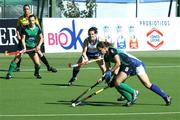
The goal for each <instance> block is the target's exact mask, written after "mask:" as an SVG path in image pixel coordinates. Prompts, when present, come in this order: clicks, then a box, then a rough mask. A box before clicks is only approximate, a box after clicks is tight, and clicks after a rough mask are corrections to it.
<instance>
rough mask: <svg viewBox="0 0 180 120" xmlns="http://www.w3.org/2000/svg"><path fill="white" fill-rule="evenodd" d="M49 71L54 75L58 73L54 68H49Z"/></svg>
mask: <svg viewBox="0 0 180 120" xmlns="http://www.w3.org/2000/svg"><path fill="white" fill-rule="evenodd" d="M47 70H48V71H50V72H54V73H56V72H57V69H56V68H53V67H49V68H48V69H47Z"/></svg>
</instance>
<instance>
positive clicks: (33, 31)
mask: <svg viewBox="0 0 180 120" xmlns="http://www.w3.org/2000/svg"><path fill="white" fill-rule="evenodd" d="M41 33H42V32H41V29H40V28H39V27H38V26H37V25H35V26H34V27H33V28H30V27H29V26H26V27H25V28H24V29H23V31H22V35H26V38H25V43H26V46H27V47H28V48H30V49H32V48H35V47H36V45H37V44H38V42H39V40H38V38H39V35H40V34H41Z"/></svg>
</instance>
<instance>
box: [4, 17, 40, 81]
mask: <svg viewBox="0 0 180 120" xmlns="http://www.w3.org/2000/svg"><path fill="white" fill-rule="evenodd" d="M35 18H36V17H35V16H34V15H30V16H29V25H27V26H25V27H24V28H23V29H22V32H21V34H22V38H21V42H22V45H23V50H22V53H23V52H25V51H26V50H28V49H33V48H35V51H31V52H27V54H28V55H29V56H30V58H31V59H32V61H33V63H34V68H35V71H34V76H35V77H36V78H37V79H41V75H40V74H39V69H40V59H39V56H38V51H39V50H40V48H41V45H42V43H43V35H42V32H41V29H40V28H39V26H38V25H36V24H35ZM18 60H19V59H15V60H13V61H12V62H11V64H10V66H9V70H8V73H7V76H6V79H11V78H12V73H13V71H14V69H15V68H16V65H17V62H18Z"/></svg>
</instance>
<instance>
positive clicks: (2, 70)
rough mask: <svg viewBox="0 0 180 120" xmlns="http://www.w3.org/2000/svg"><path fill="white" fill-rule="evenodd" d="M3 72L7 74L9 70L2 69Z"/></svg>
mask: <svg viewBox="0 0 180 120" xmlns="http://www.w3.org/2000/svg"><path fill="white" fill-rule="evenodd" d="M0 71H1V72H7V71H8V70H5V69H0Z"/></svg>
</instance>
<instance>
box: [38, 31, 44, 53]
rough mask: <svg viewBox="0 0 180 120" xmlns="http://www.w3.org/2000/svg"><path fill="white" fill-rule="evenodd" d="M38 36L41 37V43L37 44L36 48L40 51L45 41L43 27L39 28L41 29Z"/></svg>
mask: <svg viewBox="0 0 180 120" xmlns="http://www.w3.org/2000/svg"><path fill="white" fill-rule="evenodd" d="M38 35H39V36H38V37H39V43H38V45H37V46H36V50H37V51H39V50H40V49H41V45H42V44H43V42H44V37H43V34H42V31H41V29H40V28H39V31H38Z"/></svg>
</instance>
